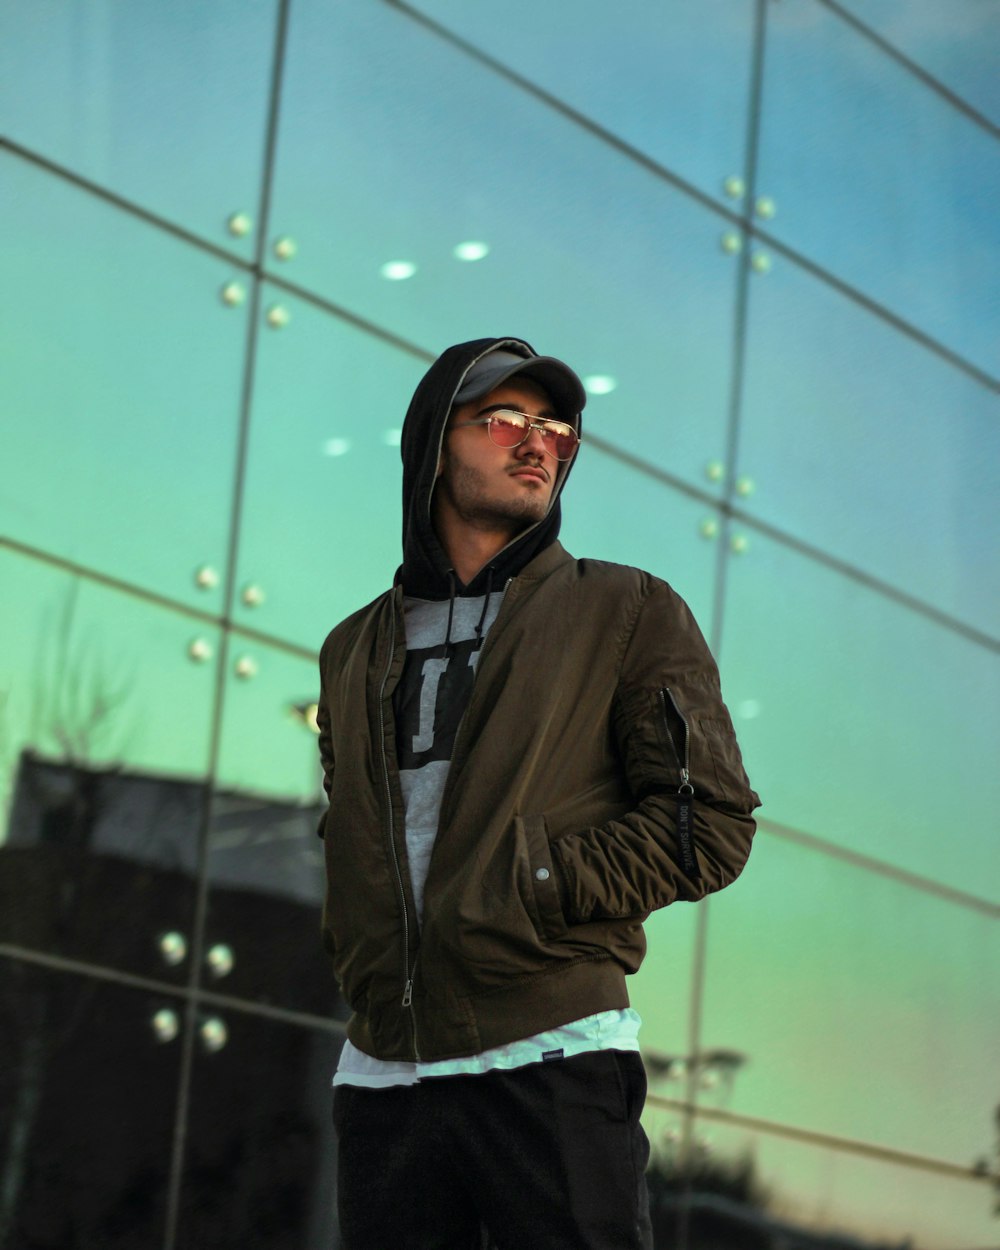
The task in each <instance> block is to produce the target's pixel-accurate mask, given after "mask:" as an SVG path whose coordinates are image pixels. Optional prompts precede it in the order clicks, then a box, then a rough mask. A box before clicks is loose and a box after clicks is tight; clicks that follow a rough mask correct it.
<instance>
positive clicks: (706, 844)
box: [552, 579, 760, 924]
mask: <svg viewBox="0 0 1000 1250" xmlns="http://www.w3.org/2000/svg"><path fill="white" fill-rule="evenodd" d="M612 717H613V725H612V728H613V733H614V738H615V742H616V745H617V748H618V752H619V756H620V759H621V764H622V767H623V768H624V770H625V775H626V779H627V782H628V787H629V789H630V790H631V792H632V794H633V796H634V798H635V806H634V807H633V809H632V810H631V811H629V812H627V813H626V814H625V815H623V816H621V817H620V818H618V819H616V820H612V821H609V822H608V823H606V824H602V825H599V826H596V827H592V828H588V829H583V830H581V831H579V832H577V833H571V834H569V835H567V836H564V837H561V838H558V839H557V840H556V841H554V842H553V844H552V856H553V862H554V864H555V866H556V870H557V876H558V878H559V883H560V890H561V894H562V901H563V907H564V912H565V916H566V919H567V921H568V923H570V924H585V923H587V922H589V921H592V920H602V919H612V918H625V917H630V918H635V917H642V916H645V915H647V914H648V913H649V912H651V911H653V910H655V909H656V908H658V907H664V906H666V905H667V904H668V903H672V902H674V901H676V900H677V899H684V900H688V901H694V900H697V899H700V898H703V897H704V896H705V895H706V894H710V893H712V892H713V891H715V890H721V889H722V888H723V887H724V886H726V885H728V884H729V883H730V882H732V881H733V880H735V878H736V877H737V876H738V875H739V873H740V871H741V870H742V868H743V865H744V864H745V862H746V859H747V856H748V855H749V853H750V841H751V838H752V837H753V833H754V830H755V828H756V822H755V821H754V819H753V817H752V815H751V813H752V812H753V810H754V809H755V808H757V807H759V806H760V799H759V798H758V797H757V795H756V794H755V793H754V791H753V790H752V789H751V788H750V783H749V781H748V780H747V775H746V773H745V772H744V769H743V762H742V759H741V757H740V750H739V747H738V745H737V743H736V735H735V732H734V730H733V725H732V721H731V720H730V717H729V712H728V711H727V710H726V706H725V704H724V703H723V701H722V694H721V691H720V688H719V674H718V669H717V667H716V664H715V661H714V659H713V658H712V655H711V652H710V651H709V649H708V645H707V643H706V642H705V639H704V638H703V636H702V634H701V631H700V630H699V628H698V625H697V623H696V622H695V620H694V617H693V616H692V615H691V612H690V610H689V608H688V607H687V604H686V603H684V601H683V600H682V599H681V598H680V596H679V595H677V594H676V593H675V592H674V591H673V590H672V589H671V588H670V587H669V586H668V585H667V584H666V583H665V582H661V581H659V580H656V579H651V582H650V589H649V592H648V593H647V594H646V595H645V597H644V598H643V600H642V603H641V606H640V608H639V611H638V613H637V615H636V618H635V624H634V627H633V629H632V632H631V636H630V638H629V639H628V642H627V644H626V648H625V653H624V658H623V661H622V665H621V670H620V678H619V683H618V688H617V690H616V692H615V698H614V703H613V709H612Z"/></svg>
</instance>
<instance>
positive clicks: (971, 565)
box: [739, 263, 1000, 636]
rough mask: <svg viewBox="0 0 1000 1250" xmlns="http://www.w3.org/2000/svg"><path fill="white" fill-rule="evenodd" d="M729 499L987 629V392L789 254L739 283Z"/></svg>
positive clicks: (994, 620) (995, 483) (997, 627)
mask: <svg viewBox="0 0 1000 1250" xmlns="http://www.w3.org/2000/svg"><path fill="white" fill-rule="evenodd" d="M744 378H745V381H744V395H743V405H742V413H741V432H740V465H739V468H740V472H741V473H746V474H749V475H750V476H751V477H752V478H753V480H754V481H755V483H756V490H755V491H754V492H753V494H752V495H751V496H750V497H749V498H748V499H747V502H746V503H743V502H742V501H741V503H740V506H741V507H744V508H746V509H748V510H749V511H750V512H751V513H753V515H755V516H759V517H761V518H762V519H763V520H765V521H768V522H770V523H771V524H773V525H777V526H778V527H779V528H781V529H783V530H785V531H786V532H788V533H791V534H794V535H796V536H797V537H800V538H802V539H804V540H805V541H806V542H808V543H811V544H813V545H815V546H817V547H819V548H821V549H822V550H824V551H827V552H829V553H830V554H832V555H834V556H836V557H837V558H839V559H843V560H846V561H848V562H849V563H850V564H853V565H855V566H856V567H858V568H861V569H863V570H865V571H866V572H868V573H872V574H874V575H875V576H876V577H879V578H881V579H883V580H884V581H886V582H887V583H889V584H890V585H892V586H896V587H898V588H899V589H900V590H902V591H904V592H907V593H909V594H911V595H914V596H916V597H917V598H918V599H923V600H924V601H925V602H927V603H930V604H933V605H934V606H935V607H937V608H940V609H941V610H942V611H944V612H946V613H948V614H950V615H951V616H954V617H957V618H958V619H959V620H962V621H965V622H967V623H968V624H970V625H973V626H975V627H978V628H979V629H981V630H984V631H985V632H987V633H991V634H993V635H995V636H1000V592H998V585H997V579H996V578H991V577H984V576H983V569H984V568H985V567H987V566H988V565H989V563H990V562H991V561H992V560H993V558H994V553H995V552H996V551H997V549H998V547H1000V510H998V509H997V507H996V501H997V499H1000V395H998V394H997V393H995V392H994V391H991V390H989V389H987V388H986V387H984V386H983V385H982V384H981V383H980V382H978V381H976V380H975V379H973V378H972V377H970V376H969V374H968V373H966V372H964V371H963V370H961V369H958V368H956V367H955V366H954V365H952V364H949V363H948V362H946V361H945V360H943V359H942V358H941V357H940V356H937V355H935V354H934V353H931V352H928V351H927V350H926V349H924V348H922V347H921V346H919V345H918V344H917V343H916V342H915V341H914V340H913V339H911V338H909V337H908V336H907V335H904V334H901V333H900V332H899V331H898V330H896V329H895V328H894V327H892V326H891V325H889V324H888V323H887V322H885V321H883V320H882V319H881V318H879V317H876V316H875V315H874V314H873V313H871V312H869V311H868V310H866V309H864V308H862V307H860V306H859V305H858V304H856V303H855V302H854V301H852V300H849V299H846V298H845V297H844V296H843V295H841V294H840V293H839V292H837V291H834V290H833V288H831V287H830V286H828V285H827V284H826V283H824V282H821V281H818V280H817V279H816V278H814V277H812V276H811V275H808V274H806V273H805V272H804V271H803V270H801V269H799V268H798V267H797V266H796V265H792V264H787V263H786V264H782V265H779V266H777V267H776V268H775V270H774V272H773V273H772V274H771V275H770V276H769V278H768V280H767V281H766V282H754V283H752V284H751V296H750V317H749V320H748V344H747V354H746V366H745V375H744Z"/></svg>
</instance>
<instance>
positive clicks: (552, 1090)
mask: <svg viewBox="0 0 1000 1250" xmlns="http://www.w3.org/2000/svg"><path fill="white" fill-rule="evenodd" d="M645 1097H646V1075H645V1072H644V1071H643V1067H642V1060H641V1059H640V1058H639V1056H638V1054H636V1053H635V1052H634V1051H614V1050H607V1051H597V1052H594V1053H591V1054H584V1055H576V1056H574V1057H573V1058H570V1059H558V1060H554V1061H552V1062H544V1063H533V1064H529V1065H528V1066H526V1067H523V1068H515V1069H513V1070H512V1071H509V1072H504V1071H494V1072H486V1073H482V1074H480V1075H476V1076H448V1077H439V1078H435V1079H433V1080H425V1081H421V1082H420V1083H419V1084H417V1085H409V1086H392V1087H390V1088H388V1089H362V1088H356V1087H354V1086H350V1085H338V1086H337V1087H336V1089H335V1090H334V1104H333V1118H334V1125H335V1127H336V1130H337V1137H338V1143H339V1164H338V1195H337V1199H338V1206H339V1211H340V1231H341V1237H342V1238H343V1242H342V1244H343V1247H344V1250H478V1248H479V1247H480V1246H481V1245H489V1246H496V1247H497V1248H498V1250H646V1248H648V1247H651V1245H652V1239H651V1233H650V1230H649V1217H648V1212H647V1210H646V1186H645V1179H644V1176H643V1173H644V1169H645V1166H646V1161H647V1158H648V1155H649V1146H648V1143H647V1141H646V1135H645V1133H644V1132H643V1131H642V1128H641V1127H640V1125H639V1113H640V1111H641V1110H642V1105H643V1102H644V1100H645Z"/></svg>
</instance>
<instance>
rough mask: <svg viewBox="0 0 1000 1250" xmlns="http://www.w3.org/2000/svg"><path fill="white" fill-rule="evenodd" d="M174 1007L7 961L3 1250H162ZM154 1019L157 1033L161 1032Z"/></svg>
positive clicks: (0, 1145)
mask: <svg viewBox="0 0 1000 1250" xmlns="http://www.w3.org/2000/svg"><path fill="white" fill-rule="evenodd" d="M182 1014H183V1009H182V1008H181V1007H180V1006H179V1004H178V1003H177V1002H176V1000H170V999H167V998H164V997H157V996H156V995H153V994H150V993H147V992H146V991H141V990H133V989H126V988H123V987H122V986H118V985H108V984H104V983H102V982H99V981H91V980H89V979H87V978H85V977H80V976H68V975H66V974H64V973H55V972H49V971H43V970H41V969H38V968H34V967H32V966H31V965H30V964H22V963H19V962H18V961H16V960H8V959H5V960H0V1054H2V1055H3V1063H2V1064H0V1105H2V1106H3V1109H4V1113H3V1115H2V1116H0V1163H2V1182H3V1184H2V1188H0V1245H3V1246H4V1247H5V1250H6V1248H8V1247H9V1250H22V1248H26V1247H39V1248H42V1247H45V1248H48V1247H51V1248H52V1250H55V1248H56V1247H59V1248H60V1250H62V1248H63V1247H85V1246H86V1247H91V1246H93V1247H97V1246H100V1247H101V1250H136V1248H137V1247H140V1246H156V1245H162V1243H163V1236H164V1224H165V1218H166V1211H165V1207H166V1193H167V1174H168V1170H169V1166H170V1150H171V1144H172V1140H173V1127H174V1113H175V1110H176V1102H177V1081H178V1075H179V1071H180V1060H181V1046H180V1041H179V1039H178V1037H177V1034H176V1032H174V1033H173V1034H172V1035H169V1036H168V1032H169V1031H164V1029H163V1024H164V1022H165V1021H166V1018H167V1016H174V1017H175V1019H176V1018H179V1017H180V1015H182ZM157 1020H159V1025H157Z"/></svg>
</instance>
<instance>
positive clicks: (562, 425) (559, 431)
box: [452, 408, 580, 460]
mask: <svg viewBox="0 0 1000 1250" xmlns="http://www.w3.org/2000/svg"><path fill="white" fill-rule="evenodd" d="M467 425H485V426H488V427H489V432H490V440H491V441H492V442H494V443H496V445H497V446H498V447H520V446H521V444H522V443H524V442H527V440H528V438H529V437H530V435H531V431H532V430H537V431H538V433H539V434H541V436H542V446H543V448H544V449H545V451H546V452H547V453H548V454H549V455H550V456H554V457H555V458H556V460H571V459H572V458H573V456H574V454H575V452H576V449H577V447H579V446H580V436H579V434H577V432H576V430H574V429H573V427H572V426H571V425H567V424H566V422H565V421H539V420H537V419H536V418H535V417H529V416H528V414H527V413H526V412H515V411H514V409H513V408H499V409H497V411H496V412H491V413H489V414H488V415H487V416H485V417H477V418H476V419H475V421H463V422H461V424H459V425H455V426H452V429H455V430H461V429H464V428H465V427H466V426H467Z"/></svg>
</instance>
